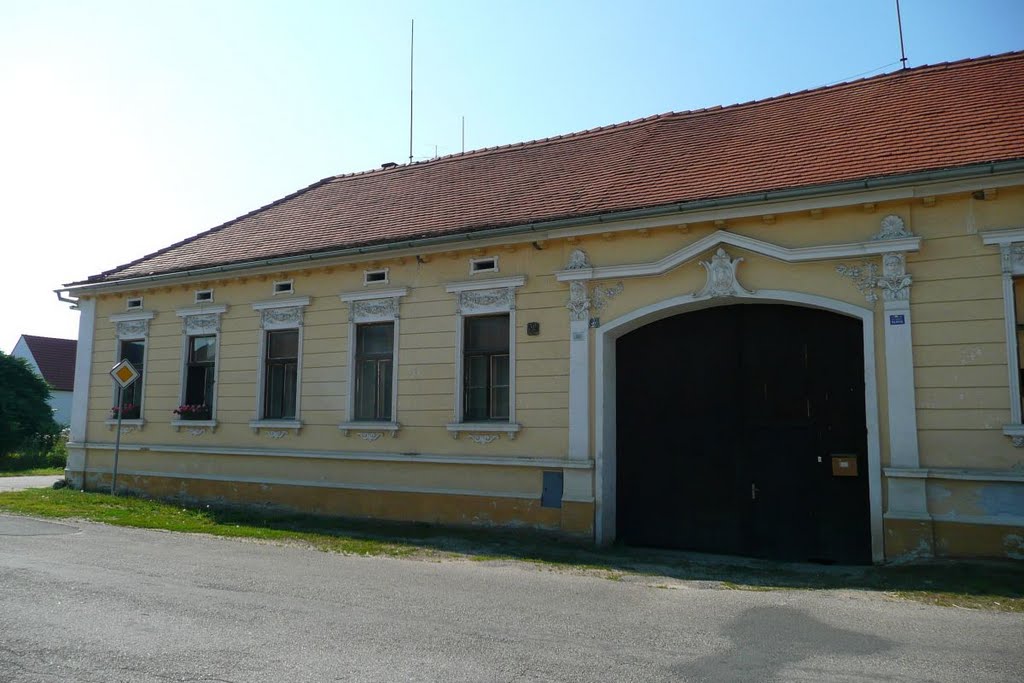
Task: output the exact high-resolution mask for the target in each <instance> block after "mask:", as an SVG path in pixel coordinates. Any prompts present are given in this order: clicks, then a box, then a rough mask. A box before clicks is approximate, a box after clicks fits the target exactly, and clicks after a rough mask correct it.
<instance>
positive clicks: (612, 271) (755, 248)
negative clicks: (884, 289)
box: [555, 230, 921, 282]
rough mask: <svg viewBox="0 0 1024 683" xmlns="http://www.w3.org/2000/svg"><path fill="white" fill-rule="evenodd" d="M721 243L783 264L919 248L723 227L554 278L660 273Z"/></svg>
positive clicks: (909, 242) (912, 240) (911, 240)
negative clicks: (657, 255)
mask: <svg viewBox="0 0 1024 683" xmlns="http://www.w3.org/2000/svg"><path fill="white" fill-rule="evenodd" d="M721 244H728V245H731V246H734V247H738V248H740V249H746V250H747V251H751V252H754V253H755V254H763V255H764V256H768V257H770V258H774V259H777V260H779V261H784V262H786V263H803V262H807V261H827V260H831V259H840V258H852V257H863V256H878V255H880V254H886V253H892V252H907V251H917V250H918V249H920V248H921V238H920V237H901V238H898V239H889V240H868V241H865V242H851V243H849V244H826V245H820V246H813V247H794V248H790V247H782V246H779V245H777V244H772V243H770V242H764V241H762V240H758V239H754V238H753V237H747V236H745V235H737V234H736V233H733V232H728V231H725V230H716V231H715V232H713V233H711V234H710V235H707V236H706V237H702V238H701V239H699V240H697V241H696V242H693V243H692V244H690V245H688V246H685V247H683V248H682V249H680V250H679V251H676V252H673V253H671V254H669V255H668V256H665V257H664V258H661V259H659V260H657V261H652V262H649V263H630V264H624V265H619V266H602V267H599V268H577V269H573V270H561V271H558V272H557V273H555V277H556V278H557V279H558V280H559V281H561V282H571V281H573V280H603V279H612V278H623V277H645V276H650V275H661V274H663V273H666V272H668V271H670V270H672V269H673V268H676V267H678V266H680V265H682V264H684V263H686V262H688V261H691V260H693V259H694V258H696V257H698V256H700V255H701V254H703V253H705V252H707V251H708V250H710V249H713V248H715V247H717V246H719V245H721Z"/></svg>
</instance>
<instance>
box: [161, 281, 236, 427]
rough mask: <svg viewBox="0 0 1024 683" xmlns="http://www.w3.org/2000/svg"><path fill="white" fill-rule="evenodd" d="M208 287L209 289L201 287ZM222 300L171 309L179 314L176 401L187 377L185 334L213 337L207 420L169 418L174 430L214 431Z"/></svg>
mask: <svg viewBox="0 0 1024 683" xmlns="http://www.w3.org/2000/svg"><path fill="white" fill-rule="evenodd" d="M205 291H212V290H205ZM227 310H228V307H227V305H226V304H219V305H216V306H205V305H201V306H196V307H193V308H179V309H178V310H177V311H175V313H177V315H178V317H179V318H181V328H182V329H181V337H182V339H181V387H180V393H179V398H178V404H179V405H181V404H183V403H184V402H185V384H186V382H187V377H188V353H189V349H188V340H189V337H194V336H201V335H209V334H211V333H212V334H213V335H214V337H215V341H214V346H213V349H214V350H213V353H214V365H213V405H212V406H210V419H209V420H181V419H176V418H175V419H172V420H171V426H172V427H174V431H181V428H182V427H184V428H186V429H187V430H188V431H189V432H190V433H192V434H193V435H195V436H198V435H199V434H200V433H201V432H200V431H199V430H204V431H205V430H206V429H209V430H210V431H211V432H215V431H217V386H218V381H219V377H220V317H221V315H223V314H224V313H226V312H227Z"/></svg>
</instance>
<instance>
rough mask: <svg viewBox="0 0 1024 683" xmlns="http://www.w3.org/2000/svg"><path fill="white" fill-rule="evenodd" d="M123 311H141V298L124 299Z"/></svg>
mask: <svg viewBox="0 0 1024 683" xmlns="http://www.w3.org/2000/svg"><path fill="white" fill-rule="evenodd" d="M124 310H126V311H141V310H142V297H141V296H133V297H129V298H127V299H125V302H124Z"/></svg>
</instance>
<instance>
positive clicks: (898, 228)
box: [836, 214, 914, 304]
mask: <svg viewBox="0 0 1024 683" xmlns="http://www.w3.org/2000/svg"><path fill="white" fill-rule="evenodd" d="M913 236H914V234H913V233H912V232H910V231H909V230H907V226H906V224H905V223H904V222H903V219H902V218H900V217H899V216H897V215H895V214H890V215H888V216H886V217H885V218H883V219H882V227H881V228H880V229H879V230H878V233H877V234H876V235H875V236H874V237H872V238H871V241H872V242H884V241H886V240H899V239H905V238H907V237H913ZM836 272H837V273H839V274H840V275H843V276H846V277H848V278H850V279H851V280H853V284H854V285H856V286H857V289H858V290H859V291H860V292H861V293H862V294H863V295H864V298H865V299H866V300H867V302H868V303H871V304H873V303H875V302H876V301H878V292H877V290H882V297H883V298H884V299H885V300H886V301H909V300H910V285H911V283H912V282H913V278H912V277H911V276H910V274H909V273H907V256H906V254H904V253H902V252H897V251H892V252H887V253H885V254H882V275H881V277H879V275H878V264H877V263H872V262H871V261H864V262H862V263H861V264H860V265H857V266H848V265H846V264H840V265H838V266H836Z"/></svg>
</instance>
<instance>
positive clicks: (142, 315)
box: [110, 311, 156, 323]
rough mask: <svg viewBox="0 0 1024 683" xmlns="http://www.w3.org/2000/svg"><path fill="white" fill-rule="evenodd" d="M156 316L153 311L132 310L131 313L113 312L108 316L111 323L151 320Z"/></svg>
mask: <svg viewBox="0 0 1024 683" xmlns="http://www.w3.org/2000/svg"><path fill="white" fill-rule="evenodd" d="M154 317H156V313H155V312H154V311H134V312H132V313H115V314H114V315H112V316H110V322H112V323H126V322H129V321H132V320H152V319H153V318H154Z"/></svg>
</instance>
